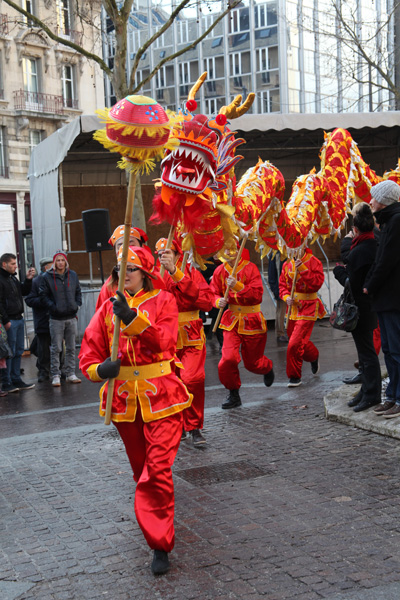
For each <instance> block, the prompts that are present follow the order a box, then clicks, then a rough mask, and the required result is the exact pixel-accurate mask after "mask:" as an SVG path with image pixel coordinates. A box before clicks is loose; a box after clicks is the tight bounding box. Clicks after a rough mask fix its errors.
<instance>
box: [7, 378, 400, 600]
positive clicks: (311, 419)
mask: <svg viewBox="0 0 400 600" xmlns="http://www.w3.org/2000/svg"><path fill="white" fill-rule="evenodd" d="M341 376H342V373H341V372H340V371H337V372H335V371H329V372H326V373H325V374H324V373H323V374H321V376H318V377H316V378H314V379H312V378H311V376H310V375H309V373H308V372H307V377H304V385H302V386H301V387H300V388H296V389H294V390H293V389H288V388H287V387H286V382H283V381H281V382H280V381H278V382H277V383H276V384H274V385H273V386H272V388H269V389H266V388H265V387H264V386H263V384H262V383H260V382H259V378H258V379H257V378H254V377H253V379H252V381H250V382H245V384H244V386H243V389H242V391H241V394H242V399H243V401H244V404H243V406H242V407H241V408H239V409H234V410H231V411H222V410H221V409H220V408H219V407H217V406H214V407H211V408H208V409H207V411H206V428H205V435H206V437H207V440H208V446H207V448H206V449H204V450H195V449H194V448H193V447H192V446H191V445H190V442H184V443H182V445H181V447H180V449H179V452H178V456H177V460H176V461H175V465H174V480H175V491H176V545H175V549H174V551H173V552H172V553H171V570H170V572H169V573H168V574H167V575H165V576H163V577H160V578H154V577H153V576H152V574H151V572H150V560H151V552H150V551H149V549H148V547H147V545H146V543H145V541H144V539H143V536H142V533H141V531H140V529H139V527H138V526H137V524H136V521H135V518H134V513H133V498H134V483H133V480H132V476H131V472H130V467H129V464H128V461H127V459H126V457H125V453H124V450H123V448H122V443H121V442H120V440H119V439H118V437H117V435H116V433H115V431H114V430H113V429H112V428H111V427H109V428H108V427H105V426H104V425H103V424H102V423H101V422H100V423H99V424H98V425H85V426H82V427H76V428H72V429H65V428H64V429H60V430H58V431H56V432H44V433H40V434H32V435H25V436H24V435H18V436H16V437H9V438H7V439H3V440H1V441H0V519H1V523H2V528H1V531H0V539H1V546H0V598H1V599H2V600H12V599H13V600H14V599H17V598H18V599H23V600H33V599H35V600H38V599H40V600H72V599H79V600H91V599H95V600H98V599H100V598H112V600H152V599H157V600H158V599H163V600H191V599H196V600H215V599H218V600H228V599H229V600H233V599H235V600H236V599H237V600H258V599H266V600H317V599H327V600H377V599H382V600H392V599H393V600H394V599H396V600H397V599H398V598H399V597H400V526H399V521H398V515H399V512H398V510H399V504H400V495H399V487H400V447H399V444H398V442H397V440H395V439H393V438H389V437H385V436H382V435H377V434H375V433H371V432H369V431H363V430H361V429H358V428H355V427H349V426H346V425H344V424H341V423H338V422H332V421H329V420H327V419H326V418H325V409H324V403H323V398H324V396H326V395H327V394H328V393H330V392H332V391H333V390H336V387H337V382H338V381H340V378H341ZM207 395H208V396H212V395H214V396H215V402H216V403H217V402H218V401H219V398H220V397H221V388H219V387H218V386H217V385H216V386H209V387H208V390H207Z"/></svg>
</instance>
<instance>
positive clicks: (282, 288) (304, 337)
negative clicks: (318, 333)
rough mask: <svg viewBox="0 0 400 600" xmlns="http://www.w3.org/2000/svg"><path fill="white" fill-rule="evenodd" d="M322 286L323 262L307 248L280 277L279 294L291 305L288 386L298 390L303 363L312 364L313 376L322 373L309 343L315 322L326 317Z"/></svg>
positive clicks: (287, 266) (316, 354)
mask: <svg viewBox="0 0 400 600" xmlns="http://www.w3.org/2000/svg"><path fill="white" fill-rule="evenodd" d="M294 277H295V287H294V289H293V278H294ZM323 283H324V271H323V269H322V263H321V261H320V260H318V258H316V257H315V256H314V255H313V254H312V252H311V250H310V249H309V248H306V249H305V251H304V254H303V256H302V257H301V258H298V259H296V260H287V261H286V262H285V264H284V266H283V269H282V273H281V276H280V278H279V295H280V297H281V298H282V300H284V301H285V302H286V304H287V305H288V312H289V311H290V315H289V324H288V328H287V333H288V336H289V344H288V348H287V354H286V357H287V361H286V374H287V376H288V377H289V383H288V387H297V386H298V385H300V384H301V368H302V365H303V361H307V362H310V363H311V371H312V373H313V374H314V375H316V374H317V373H318V371H319V361H318V356H319V352H318V349H317V348H316V346H315V345H314V344H313V343H312V342H311V341H310V336H311V333H312V330H313V327H314V323H315V321H316V320H317V319H322V318H323V317H324V316H325V315H326V311H325V308H324V305H323V304H322V302H321V300H320V299H319V298H318V295H317V292H318V290H319V289H320V288H321V286H322V284H323ZM292 291H293V295H292Z"/></svg>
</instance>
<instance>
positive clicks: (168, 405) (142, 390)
mask: <svg viewBox="0 0 400 600" xmlns="http://www.w3.org/2000/svg"><path fill="white" fill-rule="evenodd" d="M125 296H126V299H127V302H128V304H129V306H130V307H131V308H136V311H137V316H136V318H134V319H133V321H132V322H131V323H130V324H129V325H128V326H127V327H124V325H123V323H122V324H121V325H122V327H121V332H120V339H119V352H118V356H119V358H121V370H120V373H119V375H118V377H117V379H116V380H115V385H114V395H113V402H112V415H111V418H112V420H113V421H134V420H135V417H136V411H137V409H138V403H139V406H140V409H141V414H142V418H143V421H144V422H149V421H154V420H157V419H162V418H163V417H166V416H169V415H172V414H174V413H177V412H180V411H182V410H184V409H185V408H187V407H188V406H190V404H191V402H192V396H191V395H190V394H189V392H188V390H187V388H186V386H185V385H184V384H183V383H182V382H181V381H180V380H179V379H178V377H177V376H176V374H175V373H174V372H173V370H172V369H171V362H173V361H174V356H175V348H176V341H177V338H178V309H177V306H176V302H175V300H174V299H173V298H172V297H171V295H170V294H167V293H166V292H164V291H162V290H153V291H151V292H144V291H143V290H140V291H139V292H138V293H137V294H136V295H135V296H132V297H131V296H130V295H129V294H128V293H126V292H125ZM113 332H114V315H113V311H112V304H111V302H105V303H104V304H103V305H102V306H101V308H100V309H99V310H98V311H97V312H96V313H95V314H94V316H93V318H92V320H91V321H90V323H89V325H88V327H87V329H86V331H85V335H84V338H83V341H82V346H81V352H80V354H79V358H80V368H81V370H82V372H83V373H84V375H85V376H86V377H87V378H88V379H91V380H92V381H101V379H100V377H99V376H98V375H97V367H98V365H99V364H100V363H102V362H103V361H104V360H105V359H106V358H107V357H109V356H110V355H111V346H112V338H113ZM107 389H108V382H106V383H105V384H104V385H103V386H102V388H101V390H100V399H101V401H102V402H101V405H100V415H101V416H104V414H105V404H106V399H107Z"/></svg>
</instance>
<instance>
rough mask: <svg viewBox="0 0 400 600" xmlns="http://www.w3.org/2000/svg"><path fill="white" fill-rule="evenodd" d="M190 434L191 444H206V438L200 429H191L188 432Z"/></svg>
mask: <svg viewBox="0 0 400 600" xmlns="http://www.w3.org/2000/svg"><path fill="white" fill-rule="evenodd" d="M189 433H190V435H191V436H192V440H193V446H197V447H198V446H204V445H205V444H207V441H206V438H205V437H204V436H203V434H202V433H201V431H200V429H193V430H192V431H190V432H189Z"/></svg>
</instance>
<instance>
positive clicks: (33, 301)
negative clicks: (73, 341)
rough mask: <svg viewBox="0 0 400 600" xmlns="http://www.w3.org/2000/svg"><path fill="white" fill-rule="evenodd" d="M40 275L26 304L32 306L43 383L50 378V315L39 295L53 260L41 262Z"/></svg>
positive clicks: (39, 367) (37, 364) (49, 258)
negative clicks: (44, 276) (44, 277)
mask: <svg viewBox="0 0 400 600" xmlns="http://www.w3.org/2000/svg"><path fill="white" fill-rule="evenodd" d="M39 264H40V273H39V274H38V275H37V276H36V277H35V278H34V279H33V281H32V289H31V291H30V292H29V294H28V295H27V297H26V298H25V303H26V304H27V306H30V308H31V309H32V314H33V325H34V329H35V336H36V341H37V361H36V366H37V369H38V382H39V383H42V382H43V381H45V380H46V379H49V378H50V345H51V338H50V326H49V321H50V313H49V310H48V308H47V307H46V306H45V304H44V302H43V299H42V298H41V297H40V295H39V289H40V284H41V282H42V279H43V274H44V273H46V271H48V270H49V269H51V268H52V266H53V259H52V258H51V257H50V256H48V257H44V258H42V259H41V260H40V261H39Z"/></svg>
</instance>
